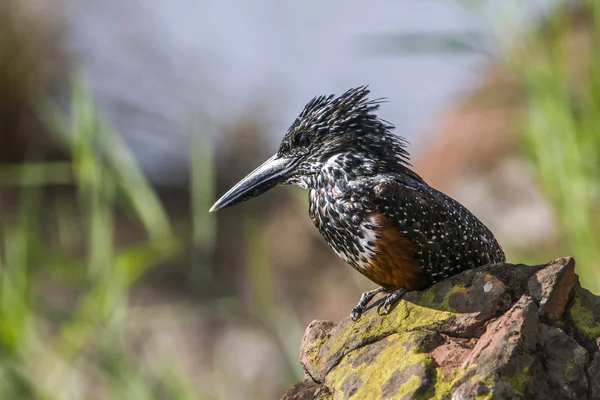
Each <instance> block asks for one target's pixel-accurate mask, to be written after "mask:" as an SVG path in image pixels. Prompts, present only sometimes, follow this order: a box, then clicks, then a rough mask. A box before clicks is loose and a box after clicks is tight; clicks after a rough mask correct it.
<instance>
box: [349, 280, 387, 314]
mask: <svg viewBox="0 0 600 400" xmlns="http://www.w3.org/2000/svg"><path fill="white" fill-rule="evenodd" d="M383 291H384V289H383V288H377V289H373V290H369V291H368V292H364V293H363V294H362V295H361V296H360V300H359V301H358V304H357V305H356V306H354V308H353V309H352V311H351V312H350V319H352V321H358V320H359V319H360V316H361V315H362V313H363V312H365V307H366V306H367V304H369V302H370V301H371V299H372V298H373V297H375V295H376V294H377V293H381V292H383Z"/></svg>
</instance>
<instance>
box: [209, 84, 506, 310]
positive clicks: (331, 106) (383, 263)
mask: <svg viewBox="0 0 600 400" xmlns="http://www.w3.org/2000/svg"><path fill="white" fill-rule="evenodd" d="M369 93H370V90H369V88H368V86H359V87H356V88H352V89H350V90H348V91H346V92H345V93H343V94H341V95H340V96H338V97H336V96H335V95H327V96H325V95H321V96H317V97H315V98H313V99H312V100H311V101H309V102H308V103H307V104H306V106H305V107H304V108H303V109H302V111H301V112H300V114H299V115H298V117H297V118H296V119H295V121H294V122H293V123H292V124H291V126H290V127H289V129H288V130H287V132H286V133H285V135H284V137H283V139H282V141H281V144H280V146H279V149H278V151H277V153H276V154H275V155H274V156H272V157H271V158H269V159H268V160H267V161H265V162H264V163H263V164H262V165H260V166H259V167H258V168H256V169H255V170H254V171H253V172H251V173H250V174H248V175H247V176H246V177H245V178H243V179H242V180H241V181H240V182H239V183H237V184H236V185H235V186H233V187H232V188H231V189H230V190H229V191H228V192H226V193H225V194H224V195H223V196H222V197H221V198H220V199H219V200H217V201H216V203H215V204H214V205H213V206H212V207H211V209H210V211H211V212H213V211H216V210H219V209H222V208H225V207H230V206H233V205H235V204H238V203H241V202H243V201H246V200H249V199H251V198H254V197H257V196H259V195H261V194H263V193H265V192H267V191H269V190H270V189H272V188H274V187H275V186H279V185H290V184H293V185H298V186H300V187H302V188H304V189H307V190H308V203H309V206H308V213H309V216H310V218H311V219H312V221H313V223H314V225H315V226H316V227H317V229H318V230H319V232H320V233H321V235H322V236H323V238H324V239H325V241H326V242H327V244H328V245H329V247H331V249H333V251H334V252H335V253H336V254H337V255H338V256H339V257H340V258H341V259H343V260H344V261H345V262H346V263H348V264H349V265H350V266H352V267H353V268H354V269H355V270H357V271H358V272H359V273H361V274H363V275H364V276H365V277H367V278H368V279H369V280H371V281H372V282H374V283H375V284H377V285H378V287H377V288H376V289H373V290H370V291H367V292H365V293H363V294H362V295H361V297H360V300H359V302H358V304H357V305H356V306H355V307H354V308H353V309H352V311H351V313H350V317H351V319H352V320H355V321H356V320H358V319H359V318H360V317H361V315H362V314H363V313H364V312H365V310H366V308H367V306H368V304H369V302H370V301H371V300H372V299H373V298H374V297H375V295H377V294H378V293H384V294H385V297H384V299H383V300H382V301H381V302H380V303H379V306H378V308H377V311H378V314H380V315H385V314H388V313H389V312H390V310H391V309H392V308H393V307H394V306H395V304H396V303H397V302H398V301H399V300H400V299H401V298H402V296H403V295H404V294H405V293H407V292H408V291H413V290H424V289H426V288H428V287H430V286H431V285H433V284H434V283H436V282H439V281H441V280H444V279H446V278H449V277H451V276H453V275H456V274H458V273H460V272H462V271H464V270H468V269H474V268H477V267H479V266H482V265H486V264H500V263H504V262H505V259H506V258H505V254H504V251H503V250H502V247H501V246H500V244H499V243H498V241H497V240H496V238H495V237H494V235H493V233H492V232H491V231H490V230H489V229H488V228H487V227H486V226H485V225H484V224H483V223H482V222H481V221H480V220H479V219H478V218H477V217H476V216H475V215H473V214H472V213H471V212H470V211H469V210H467V209H466V208H465V207H464V206H463V205H461V204H460V203H459V202H457V201H456V200H454V199H452V198H451V197H449V196H447V195H445V194H444V193H442V192H440V191H438V190H436V189H434V188H432V187H431V186H429V185H428V184H427V183H426V182H425V181H424V180H423V179H422V178H421V177H420V176H419V175H418V174H417V173H416V172H415V171H413V169H412V166H411V164H410V154H409V152H408V150H407V145H408V142H407V141H406V139H405V138H403V137H401V136H398V135H396V134H394V133H393V131H394V129H395V127H394V126H393V125H392V124H391V123H389V122H387V121H385V120H383V119H381V118H379V117H378V116H377V110H378V109H379V107H380V104H381V103H382V102H384V101H385V100H386V99H385V98H377V99H374V100H371V99H369V97H368V96H369ZM438 161H439V164H440V165H439V167H440V168H443V167H444V166H443V165H444V160H443V159H440V160H438Z"/></svg>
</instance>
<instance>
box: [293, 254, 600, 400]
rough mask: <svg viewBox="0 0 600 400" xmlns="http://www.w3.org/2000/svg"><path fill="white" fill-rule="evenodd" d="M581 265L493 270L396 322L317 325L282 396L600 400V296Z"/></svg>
mask: <svg viewBox="0 0 600 400" xmlns="http://www.w3.org/2000/svg"><path fill="white" fill-rule="evenodd" d="M574 267H575V261H574V260H573V259H572V258H561V259H557V260H554V261H552V262H550V263H549V264H547V265H540V266H526V265H512V264H505V265H488V266H484V267H481V268H478V269H475V270H470V271H465V272H463V273H461V274H459V275H457V276H455V277H453V278H451V279H448V280H445V281H443V282H439V283H437V284H436V285H434V286H432V287H431V288H429V289H428V290H425V291H422V292H410V293H408V294H406V295H405V296H404V297H403V299H402V300H401V301H400V302H399V303H398V304H397V306H396V307H395V308H394V309H393V310H392V312H391V313H390V314H389V315H385V316H380V315H378V314H377V307H376V306H377V303H378V302H379V301H381V299H382V297H379V298H378V299H377V300H376V301H374V304H372V305H371V307H370V308H369V309H368V310H367V311H366V312H365V313H364V314H363V316H362V317H361V319H360V320H359V321H356V322H354V321H352V320H351V319H350V318H346V319H344V320H343V321H341V322H340V323H339V324H336V323H333V322H329V321H313V322H312V323H311V324H310V325H309V327H308V328H307V330H306V333H305V335H304V339H303V341H302V346H301V349H300V362H301V364H302V366H303V368H304V371H305V378H304V380H303V381H302V382H300V383H299V384H297V385H296V386H294V387H293V388H292V389H291V390H290V391H288V393H286V395H285V396H284V399H349V398H355V399H414V398H425V399H426V398H440V399H457V400H458V399H473V398H476V397H477V398H490V399H496V398H506V399H600V339H599V337H600V297H598V296H594V295H593V294H591V293H590V292H589V291H587V290H585V289H583V288H581V287H580V286H579V280H578V278H577V275H576V274H575V270H574Z"/></svg>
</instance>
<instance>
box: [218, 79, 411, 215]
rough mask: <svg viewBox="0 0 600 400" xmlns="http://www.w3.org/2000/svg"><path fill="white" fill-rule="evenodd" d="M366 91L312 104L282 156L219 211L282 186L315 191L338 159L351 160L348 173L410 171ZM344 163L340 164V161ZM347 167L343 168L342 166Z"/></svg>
mask: <svg viewBox="0 0 600 400" xmlns="http://www.w3.org/2000/svg"><path fill="white" fill-rule="evenodd" d="M368 94H369V90H368V89H367V87H366V86H361V87H358V88H355V89H350V90H348V91H347V92H346V93H344V94H342V95H341V96H339V97H335V96H333V95H331V96H319V97H315V98H314V99H312V100H311V101H310V102H309V103H308V104H307V105H306V106H305V107H304V109H303V110H302V112H301V113H300V115H299V116H298V117H297V118H296V120H295V121H294V123H293V124H292V126H290V128H289V129H288V131H287V133H286V134H285V136H284V137H283V140H282V141H281V144H280V146H279V150H278V151H277V153H276V154H275V155H274V156H273V157H271V158H269V159H268V160H267V161H265V162H264V163H263V164H262V165H261V166H259V167H258V168H256V169H255V170H254V171H252V172H251V173H250V174H249V175H248V176H246V177H245V178H244V179H242V180H241V181H240V182H238V183H237V184H236V185H235V186H234V187H233V188H231V189H230V190H229V191H228V192H227V193H225V194H224V195H223V196H222V197H221V198H220V199H219V200H218V201H217V202H216V203H215V204H214V205H213V206H212V208H211V209H210V211H216V210H219V209H221V208H225V207H229V206H232V205H235V204H238V203H241V202H243V201H246V200H249V199H251V198H253V197H256V196H259V195H261V194H263V193H265V192H266V191H268V190H270V189H271V188H273V187H275V186H277V185H283V184H298V185H300V186H303V187H307V186H310V183H309V182H311V177H314V176H315V175H317V174H319V173H321V172H323V171H324V168H325V167H327V166H328V163H331V162H334V160H336V158H337V157H336V156H338V155H346V156H347V157H346V158H347V159H349V160H351V162H350V163H349V164H347V165H346V167H347V168H348V171H347V172H348V173H349V174H354V175H357V174H376V173H381V172H394V171H396V172H407V171H409V170H408V168H407V166H408V165H409V164H408V159H409V154H408V152H407V151H406V149H405V141H404V139H402V138H400V137H398V136H395V135H393V134H392V133H391V131H392V130H393V129H394V127H393V126H392V125H391V124H390V123H388V122H386V121H383V120H381V119H379V118H378V117H377V115H376V114H375V111H376V110H377V109H378V108H379V104H380V103H381V99H376V100H369V99H368V98H367V95H368ZM338 162H339V161H338ZM343 166H344V165H343V164H341V165H340V167H343Z"/></svg>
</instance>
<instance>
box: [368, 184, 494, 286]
mask: <svg viewBox="0 0 600 400" xmlns="http://www.w3.org/2000/svg"><path fill="white" fill-rule="evenodd" d="M373 198H374V208H375V210H376V212H377V213H379V214H381V215H382V216H383V217H384V218H385V219H386V220H388V221H389V224H391V225H392V226H393V227H394V228H395V229H397V230H398V232H399V234H401V235H403V236H404V237H405V238H406V239H407V240H408V241H409V242H410V243H412V244H413V248H414V254H413V255H412V256H413V257H415V259H416V260H417V261H418V263H419V265H420V267H421V269H422V270H423V271H425V273H426V274H427V275H428V276H429V277H430V279H431V280H432V281H433V282H436V281H438V280H441V279H444V278H446V277H448V276H451V275H454V274H455V273H457V270H463V269H469V268H475V267H477V266H478V265H475V264H476V263H477V261H476V258H477V257H476V255H475V254H473V253H470V252H472V251H473V249H470V244H469V243H468V241H467V239H468V232H469V231H470V230H471V229H474V228H478V227H479V225H481V226H483V224H481V222H479V221H478V220H477V218H475V217H474V216H473V215H472V214H471V213H470V212H469V211H468V210H466V208H464V207H463V206H462V205H460V204H459V203H458V202H456V201H455V200H453V199H451V198H449V197H448V196H446V195H444V194H443V193H441V192H438V191H437V190H435V189H433V188H431V187H429V186H427V185H426V184H423V183H420V182H409V183H408V184H407V183H404V182H399V181H396V180H386V181H384V182H381V183H379V184H377V185H375V186H374V197H373ZM476 224H478V226H470V225H476ZM483 228H484V229H485V230H486V231H487V228H485V226H483ZM471 255H472V256H471Z"/></svg>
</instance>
